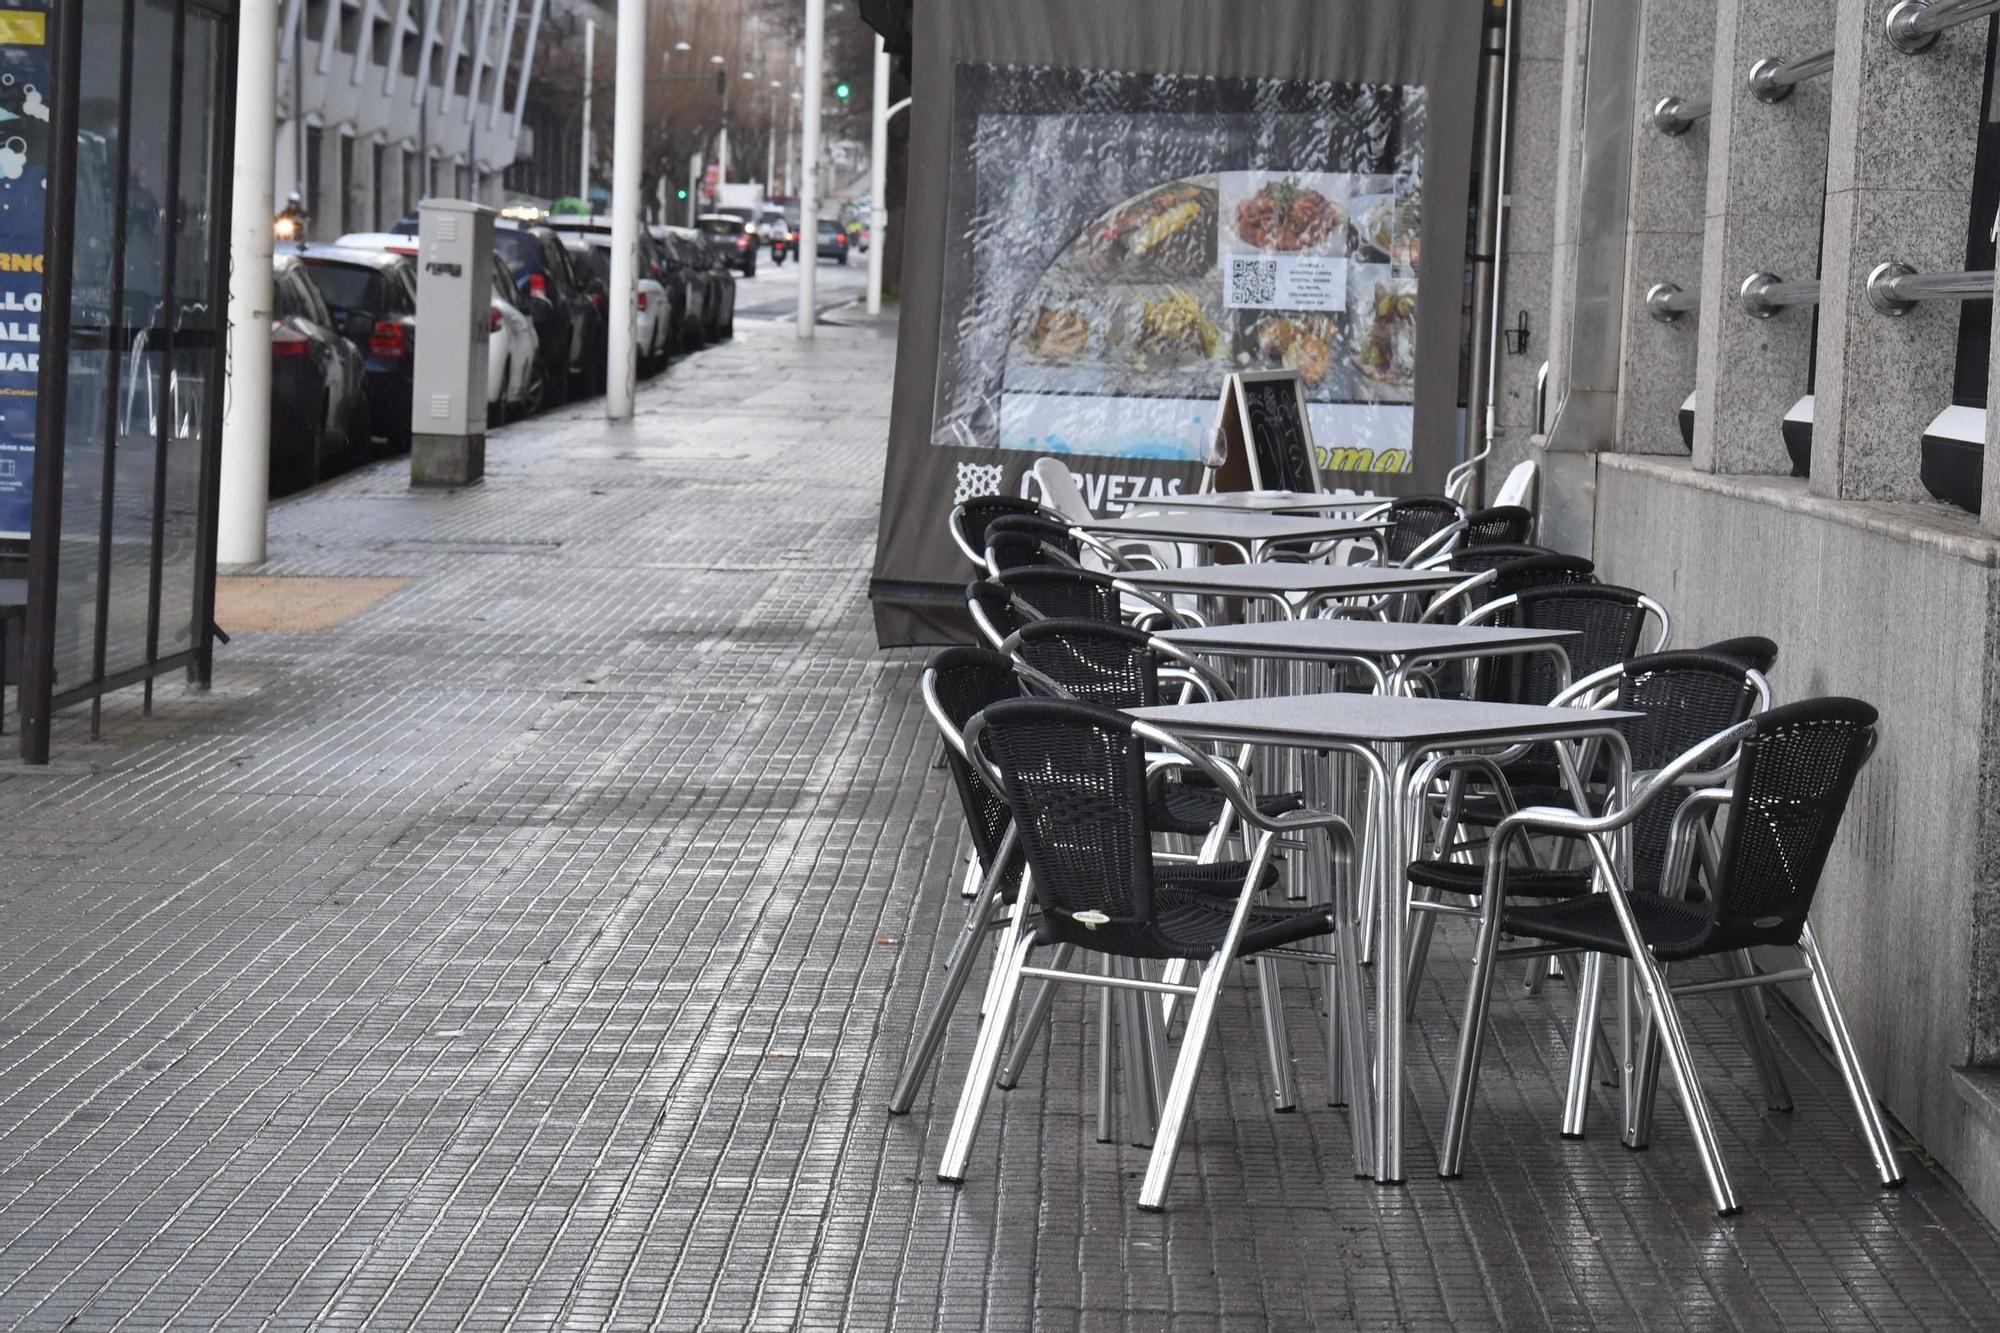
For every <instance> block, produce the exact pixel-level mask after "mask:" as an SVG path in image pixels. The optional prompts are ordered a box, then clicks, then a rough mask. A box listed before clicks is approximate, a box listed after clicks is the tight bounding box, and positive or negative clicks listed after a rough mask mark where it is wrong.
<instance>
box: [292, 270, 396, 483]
mask: <svg viewBox="0 0 2000 1333" xmlns="http://www.w3.org/2000/svg"><path fill="white" fill-rule="evenodd" d="M299 262H300V263H301V264H302V265H303V266H304V269H305V273H306V276H307V277H309V278H310V279H311V280H312V283H313V286H314V287H316V288H318V289H319V294H320V296H321V298H322V299H323V300H324V301H325V302H326V308H327V310H328V311H329V312H330V313H331V314H332V316H333V322H334V327H335V328H337V329H339V330H340V332H341V333H342V335H344V336H345V337H346V338H347V340H348V341H349V342H351V343H353V344H354V347H355V350H357V351H359V352H360V353H361V354H362V357H363V358H364V363H365V366H366V375H365V378H364V379H363V389H364V392H365V394H366V396H367V399H368V422H369V431H370V433H371V434H372V435H374V436H376V437H378V438H381V439H384V440H386V441H388V447H389V450H390V451H391V452H401V451H402V450H404V449H407V448H409V447H410V393H411V384H412V382H413V381H414V378H415V371H414V366H415V363H416V351H417V343H416V328H417V265H416V261H415V260H414V259H412V258H411V257H410V256H409V255H407V254H401V253H399V252H397V251H394V250H374V249H364V248H362V247H359V246H342V245H310V246H304V247H301V249H300V251H299Z"/></svg>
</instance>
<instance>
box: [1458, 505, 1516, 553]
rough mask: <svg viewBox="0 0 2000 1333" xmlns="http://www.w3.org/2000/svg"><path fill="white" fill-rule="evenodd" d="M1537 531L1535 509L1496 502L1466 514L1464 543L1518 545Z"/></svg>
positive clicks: (1473, 544) (1462, 541) (1472, 544)
mask: <svg viewBox="0 0 2000 1333" xmlns="http://www.w3.org/2000/svg"><path fill="white" fill-rule="evenodd" d="M1534 535H1535V512H1534V510H1532V509H1523V508H1522V507H1521V506H1520V505H1494V506H1492V507H1491V508H1488V509H1475V510H1474V511H1473V512H1472V513H1470V514H1467V515H1466V516H1465V536H1464V537H1463V538H1462V539H1461V541H1460V545H1461V546H1464V547H1473V546H1499V545H1503V544H1504V545H1518V544H1520V543H1522V542H1525V541H1527V540H1528V539H1529V538H1530V537H1533V536H1534Z"/></svg>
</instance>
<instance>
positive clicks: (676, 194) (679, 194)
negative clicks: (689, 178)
mask: <svg viewBox="0 0 2000 1333" xmlns="http://www.w3.org/2000/svg"><path fill="white" fill-rule="evenodd" d="M674 197H675V198H676V199H685V198H687V197H688V192H687V191H686V190H676V191H674Z"/></svg>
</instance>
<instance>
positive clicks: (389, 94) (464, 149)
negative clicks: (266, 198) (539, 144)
mask: <svg viewBox="0 0 2000 1333" xmlns="http://www.w3.org/2000/svg"><path fill="white" fill-rule="evenodd" d="M550 2H551V0H284V11H283V14H282V15H281V17H280V27H279V57H278V115H279V123H278V141H277V163H276V166H277V194H278V197H279V198H280V199H281V200H282V199H283V198H285V197H286V196H287V195H288V194H289V193H291V192H292V191H297V192H298V194H299V196H300V199H301V201H302V202H303V204H304V205H305V207H306V209H307V211H308V212H309V213H310V214H311V215H312V219H313V234H314V235H315V236H319V237H333V236H338V235H340V234H342V233H343V232H349V231H369V230H376V229H380V228H385V227H387V226H390V225H392V224H393V223H394V222H395V221H396V220H397V219H398V218H400V217H402V216H403V215H404V214H405V213H408V212H409V211H411V210H413V209H414V208H415V207H416V206H417V202H418V201H419V200H420V199H422V198H423V197H424V196H425V195H427V194H438V195H446V196H450V197H455V198H461V199H477V200H479V201H480V202H482V203H488V204H495V205H497V204H499V203H500V202H501V199H502V175H503V173H504V172H506V170H507V169H508V168H509V167H510V166H512V165H513V164H514V163H515V162H516V160H517V159H518V158H521V157H523V156H525V155H526V154H527V153H528V152H529V151H530V150H531V148H532V140H533V134H532V131H531V129H530V128H529V127H528V126H526V125H524V110H525V102H526V93H527V88H528V84H529V81H530V80H531V79H532V78H533V77H534V72H535V60H536V56H537V48H538V46H540V45H542V44H543V43H542V41H541V29H542V26H543V17H544V13H545V5H548V4H549V3H550ZM553 2H554V4H555V6H556V7H557V8H558V9H560V10H569V9H574V8H576V7H577V6H576V5H575V4H573V3H570V2H569V0H553ZM593 12H595V11H594V9H593Z"/></svg>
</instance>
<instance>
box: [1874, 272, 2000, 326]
mask: <svg viewBox="0 0 2000 1333" xmlns="http://www.w3.org/2000/svg"><path fill="white" fill-rule="evenodd" d="M1992 298H1993V270H1992V269H1990V268H1981V269H1972V270H1969V271H1967V272H1964V273H1919V272H1917V271H1916V270H1915V269H1913V268H1911V267H1910V266H1909V265H1908V264H1899V263H1897V262H1896V261H1895V260H1893V259H1892V260H1890V261H1889V262H1888V263H1886V264H1877V265H1876V266H1875V271H1874V272H1872V273H1870V274H1869V275H1868V304H1870V305H1872V306H1874V307H1875V308H1876V309H1877V310H1879V311H1880V312H1882V313H1883V314H1885V315H1907V314H1909V313H1910V311H1911V310H1912V309H1914V308H1915V307H1916V304H1917V302H1919V301H1989V300H1991V299H1992Z"/></svg>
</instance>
